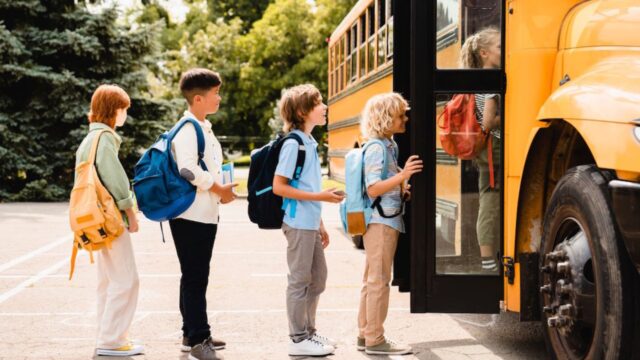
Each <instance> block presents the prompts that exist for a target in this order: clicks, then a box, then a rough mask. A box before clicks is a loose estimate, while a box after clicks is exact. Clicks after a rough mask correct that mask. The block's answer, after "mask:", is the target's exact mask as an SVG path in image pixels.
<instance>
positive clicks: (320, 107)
mask: <svg viewBox="0 0 640 360" xmlns="http://www.w3.org/2000/svg"><path fill="white" fill-rule="evenodd" d="M279 108H280V116H281V117H282V119H283V121H284V131H285V132H286V133H289V132H293V133H296V134H298V135H299V136H300V138H302V140H303V143H304V146H305V154H306V155H305V156H306V157H305V162H304V167H303V169H302V172H301V174H300V179H299V182H298V185H297V186H296V187H293V186H291V185H290V184H289V180H290V179H292V178H293V174H294V170H295V169H294V168H295V165H296V159H297V156H298V146H299V145H298V142H297V141H296V140H294V139H289V140H286V141H285V143H284V144H283V145H282V148H281V150H280V157H279V160H278V166H277V167H276V172H275V176H274V179H273V193H274V194H276V195H279V196H282V197H283V198H288V199H294V200H296V203H295V205H294V206H296V209H297V210H296V211H295V216H292V214H291V212H292V211H291V207H290V206H289V207H287V208H286V209H285V215H284V219H283V224H282V231H283V233H284V236H285V237H286V238H287V242H288V246H287V264H288V265H289V276H288V286H287V316H288V319H289V337H290V338H291V342H290V343H289V355H307V356H325V355H329V354H331V353H333V352H334V350H335V346H336V343H335V341H333V340H331V339H328V338H326V337H324V336H320V335H319V334H317V333H316V328H315V320H316V310H317V308H318V301H319V299H320V294H321V293H322V292H323V291H324V289H325V283H326V281H327V263H326V261H325V257H324V248H326V247H327V245H329V235H328V234H327V231H326V230H325V227H324V224H323V223H322V219H321V218H320V214H321V210H322V206H321V203H320V202H321V201H327V202H332V203H338V202H340V201H342V199H343V198H344V195H340V194H338V193H336V192H334V189H329V190H325V191H321V174H320V160H319V158H318V151H317V146H318V143H317V142H316V140H315V139H314V138H313V136H311V131H312V130H313V128H314V127H315V126H319V125H320V126H322V125H324V124H326V122H327V119H326V114H327V106H326V105H325V104H323V103H322V96H321V95H320V91H318V89H317V88H316V87H315V86H313V85H309V84H306V85H298V86H295V87H293V88H291V89H287V90H285V91H284V93H283V94H282V98H281V99H280V102H279Z"/></svg>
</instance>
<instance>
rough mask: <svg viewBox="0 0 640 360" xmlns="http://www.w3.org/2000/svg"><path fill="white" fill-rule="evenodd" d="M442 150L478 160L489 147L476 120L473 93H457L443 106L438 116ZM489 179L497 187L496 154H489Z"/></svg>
mask: <svg viewBox="0 0 640 360" xmlns="http://www.w3.org/2000/svg"><path fill="white" fill-rule="evenodd" d="M438 127H439V128H440V143H441V144H442V149H444V151H445V152H446V153H447V154H449V155H453V156H456V157H458V158H459V159H462V160H472V159H475V158H476V157H477V156H478V154H480V152H481V151H482V150H483V149H484V148H485V146H488V147H489V149H491V145H492V144H491V136H490V135H489V133H485V132H484V131H483V130H482V128H481V127H480V124H479V123H478V120H477V118H476V99H475V96H474V95H473V94H456V95H453V97H452V98H451V100H450V101H449V102H448V103H447V104H446V105H445V106H444V110H443V111H442V114H440V116H439V117H438ZM488 157H489V177H490V183H491V187H492V188H493V187H494V177H493V151H489V152H488Z"/></svg>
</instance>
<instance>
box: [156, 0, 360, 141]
mask: <svg viewBox="0 0 640 360" xmlns="http://www.w3.org/2000/svg"><path fill="white" fill-rule="evenodd" d="M355 2H356V0H316V1H315V4H314V5H311V4H310V3H309V1H307V0H273V1H272V2H271V3H270V4H268V7H266V9H265V10H264V12H263V14H262V17H261V18H260V19H259V20H256V21H253V20H251V19H249V18H247V17H243V16H240V15H238V17H239V18H237V17H232V19H231V20H228V19H227V18H225V17H224V16H223V17H219V16H216V15H215V12H216V7H215V6H220V7H224V6H229V5H228V4H235V5H234V6H237V7H238V8H241V7H242V6H244V5H243V4H244V2H242V1H240V2H237V1H236V2H225V1H214V2H213V3H217V4H218V5H215V6H214V5H212V2H209V12H210V13H207V12H206V11H203V10H202V2H201V1H198V0H193V2H192V5H191V6H192V8H191V11H190V12H189V14H188V15H187V19H186V21H185V23H184V24H182V25H180V26H179V27H180V28H182V34H183V35H182V39H181V40H180V44H179V46H178V47H176V48H170V49H167V51H166V53H165V55H164V61H163V64H162V66H161V67H159V68H158V69H157V70H156V76H157V77H158V78H159V79H160V81H159V83H160V84H164V85H165V87H164V89H163V90H162V91H159V92H158V95H159V96H161V97H164V98H174V97H178V96H179V92H178V80H179V77H180V74H181V73H182V72H183V71H185V70H187V69H189V68H192V67H196V66H198V67H206V68H210V69H213V70H215V71H218V72H219V73H220V74H221V76H222V78H223V86H222V91H221V92H222V97H223V102H222V105H221V107H220V111H219V112H218V113H217V114H216V115H214V116H211V117H210V120H211V121H212V122H213V125H214V129H215V130H216V133H217V134H222V135H236V136H241V137H246V136H254V137H255V136H258V137H263V138H266V137H270V136H271V135H272V134H273V132H274V131H275V130H277V129H281V126H280V125H278V121H277V117H278V116H277V111H275V110H276V109H275V108H276V102H277V100H278V99H279V97H280V95H281V91H282V89H283V88H286V87H290V86H293V85H297V84H301V83H313V84H315V85H316V86H317V87H318V88H319V89H320V91H321V92H322V93H323V94H326V92H327V43H326V40H327V38H328V37H329V36H330V35H331V32H332V31H333V30H334V29H335V28H336V26H337V25H338V24H339V22H340V21H341V20H342V18H343V17H344V16H345V15H346V14H347V12H348V11H349V10H350V9H351V7H352V6H353V5H354V4H355ZM266 3H268V2H267V1H265V4H266ZM257 6H258V5H256V7H257ZM234 11H235V10H234ZM235 14H238V13H237V12H236V13H235ZM211 18H215V20H213V21H207V19H211ZM247 19H249V20H247ZM249 21H252V22H253V24H252V26H251V27H250V30H249V31H248V32H246V29H247V24H250V23H249ZM203 22H204V24H203ZM270 125H271V126H270ZM323 134H324V130H323V129H318V130H317V132H316V134H315V135H316V136H317V138H318V139H321V138H322V137H323ZM231 147H240V148H243V149H244V150H248V148H249V147H250V146H249V144H247V143H240V144H231Z"/></svg>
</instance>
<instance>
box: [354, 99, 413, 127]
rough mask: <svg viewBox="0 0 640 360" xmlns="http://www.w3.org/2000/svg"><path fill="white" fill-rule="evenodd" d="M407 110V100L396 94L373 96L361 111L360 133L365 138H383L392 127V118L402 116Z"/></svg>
mask: <svg viewBox="0 0 640 360" xmlns="http://www.w3.org/2000/svg"><path fill="white" fill-rule="evenodd" d="M409 109H410V108H409V103H408V102H407V100H405V99H404V98H403V97H402V95H400V94H398V93H395V92H390V93H384V94H378V95H375V96H374V97H372V98H371V99H369V101H367V104H366V105H365V106H364V110H362V121H361V122H360V131H361V132H362V135H363V136H364V137H366V138H381V137H384V136H385V134H387V133H388V132H389V130H390V129H391V126H392V125H393V118H394V117H396V116H399V115H400V116H402V115H404V113H405V112H406V111H407V110H409Z"/></svg>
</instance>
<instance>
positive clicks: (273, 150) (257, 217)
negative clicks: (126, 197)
mask: <svg viewBox="0 0 640 360" xmlns="http://www.w3.org/2000/svg"><path fill="white" fill-rule="evenodd" d="M288 139H295V140H296V141H297V142H298V158H297V160H296V168H295V171H294V174H293V179H291V181H290V183H289V184H290V185H291V186H293V187H297V185H298V180H299V179H300V174H301V173H302V168H303V167H304V158H305V154H306V151H305V147H304V143H303V142H302V139H301V138H300V136H298V135H297V134H294V133H289V134H288V135H287V136H282V135H280V136H278V138H277V139H276V140H273V141H271V142H270V143H268V144H267V145H265V146H263V147H262V148H260V149H258V150H254V151H253V153H252V154H251V164H250V165H249V179H248V181H247V184H248V185H247V188H248V191H249V194H248V196H247V201H248V202H249V208H248V212H249V219H250V220H251V222H253V223H255V224H258V227H259V228H260V229H280V228H281V227H282V219H283V218H284V210H285V209H286V208H287V206H290V207H291V208H290V214H291V216H292V217H295V208H296V205H297V202H296V200H293V199H284V200H283V199H282V197H280V196H278V195H276V194H274V193H273V177H274V175H275V172H276V167H277V166H278V160H279V158H280V150H281V149H282V145H283V144H284V142H285V141H286V140H288Z"/></svg>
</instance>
